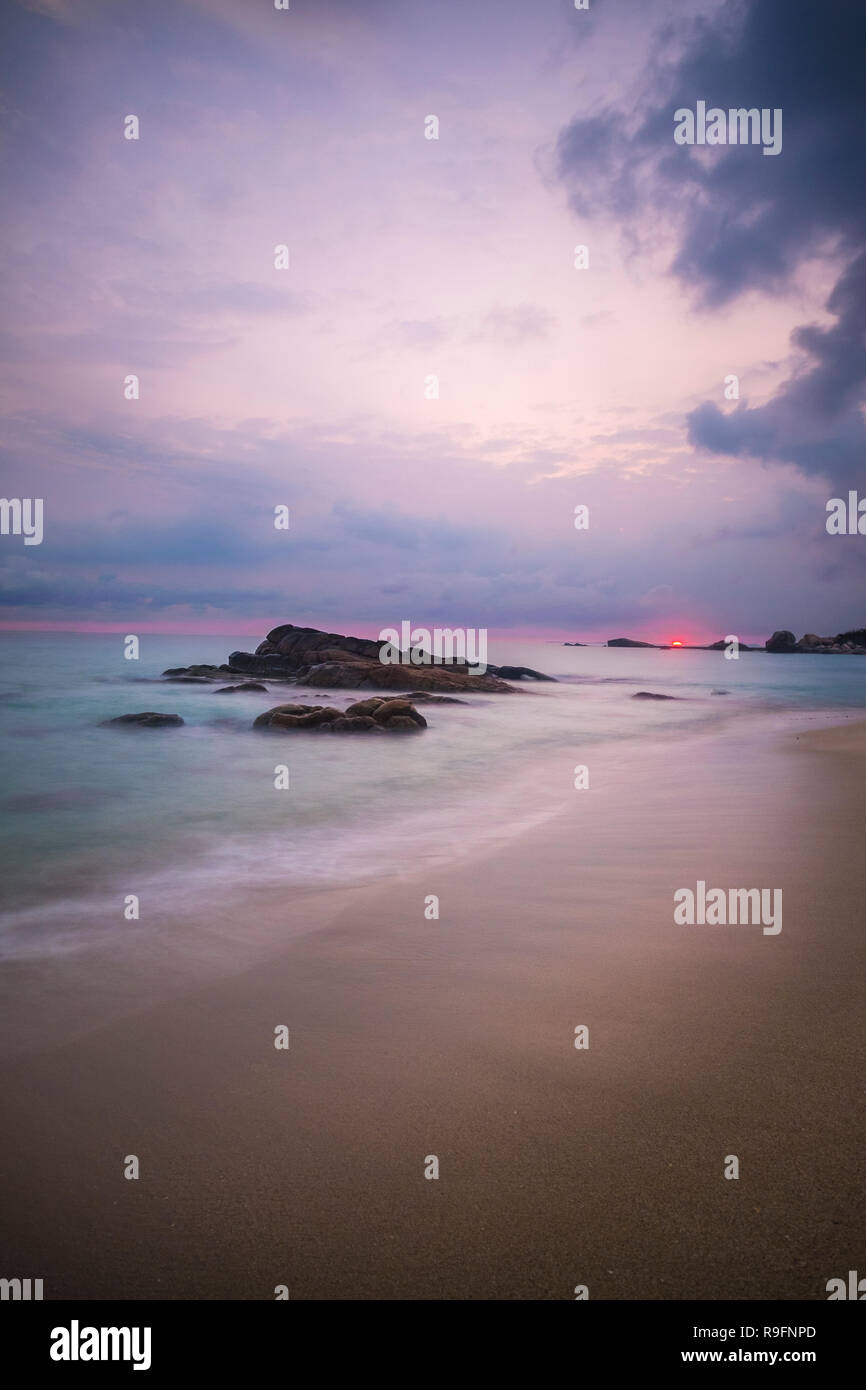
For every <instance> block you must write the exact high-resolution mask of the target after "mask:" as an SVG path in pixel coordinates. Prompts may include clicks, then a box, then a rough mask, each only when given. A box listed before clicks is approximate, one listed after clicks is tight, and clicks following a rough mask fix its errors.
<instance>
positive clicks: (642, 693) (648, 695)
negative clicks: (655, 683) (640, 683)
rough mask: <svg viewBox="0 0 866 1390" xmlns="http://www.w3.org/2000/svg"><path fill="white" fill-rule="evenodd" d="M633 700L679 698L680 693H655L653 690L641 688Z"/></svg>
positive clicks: (633, 696)
mask: <svg viewBox="0 0 866 1390" xmlns="http://www.w3.org/2000/svg"><path fill="white" fill-rule="evenodd" d="M631 698H632V699H633V700H678V699H679V698H680V697H679V695H655V694H654V693H653V692H652V691H651V690H639V691H638V692H637V694H636V695H632V697H631Z"/></svg>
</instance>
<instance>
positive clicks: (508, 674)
mask: <svg viewBox="0 0 866 1390" xmlns="http://www.w3.org/2000/svg"><path fill="white" fill-rule="evenodd" d="M487 670H488V672H489V674H490V675H491V676H499V678H500V680H504V681H522V680H531V681H555V680H556V677H555V676H545V675H544V674H543V672H541V671H533V669H532V667H531V666H488V667H487Z"/></svg>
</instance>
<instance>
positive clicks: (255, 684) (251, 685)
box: [214, 681, 268, 695]
mask: <svg viewBox="0 0 866 1390" xmlns="http://www.w3.org/2000/svg"><path fill="white" fill-rule="evenodd" d="M267 688H268V687H267V686H266V685H262V683H261V681H242V682H241V684H240V685H223V686H220V688H219V690H215V691H214V695H234V693H235V691H236V690H265V691H266V690H267Z"/></svg>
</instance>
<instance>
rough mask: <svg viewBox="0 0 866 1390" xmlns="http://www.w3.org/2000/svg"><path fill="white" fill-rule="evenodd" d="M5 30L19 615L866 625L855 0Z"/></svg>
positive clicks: (28, 24)
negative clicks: (722, 115)
mask: <svg viewBox="0 0 866 1390" xmlns="http://www.w3.org/2000/svg"><path fill="white" fill-rule="evenodd" d="M2 30H3V33H2V45H0V47H2V52H3V59H2V74H3V75H2V86H3V103H2V126H3V135H2V143H0V156H2V159H3V162H4V166H5V167H4V171H3V172H4V177H3V190H4V191H3V195H2V198H3V204H4V209H3V211H4V222H5V224H6V228H7V232H6V236H5V238H4V242H3V248H2V257H3V260H4V262H5V264H4V266H3V270H4V274H3V277H2V279H3V286H2V296H3V304H2V331H0V354H2V365H3V372H2V394H0V408H2V412H3V416H4V421H3V423H4V431H3V433H4V439H5V448H4V453H3V458H4V468H3V483H2V489H3V495H4V496H6V497H42V498H44V503H45V537H44V541H43V543H42V545H40V546H26V547H25V546H24V545H23V541H22V539H21V538H20V537H15V536H2V537H0V595H2V599H3V608H2V610H0V622H3V621H5V623H6V624H7V625H8V624H14V625H20V624H22V623H26V624H34V625H37V624H38V625H44V624H46V623H49V624H50V623H57V624H58V625H65V624H78V625H91V626H92V625H94V624H102V623H104V624H110V625H111V626H113V627H118V626H119V627H121V628H123V629H126V630H129V631H135V630H136V624H137V625H138V627H139V628H142V629H143V628H144V625H145V624H147V625H148V628H149V629H150V630H152V629H153V628H157V629H158V628H164V629H165V630H178V629H185V630H190V631H194V630H202V631H205V630H210V631H213V630H225V631H240V630H242V629H244V628H246V629H247V630H249V631H251V632H255V631H258V630H260V629H264V628H267V627H271V626H274V625H276V624H277V623H280V622H296V623H310V624H313V625H316V626H322V627H326V628H329V629H333V630H348V629H350V628H351V629H352V630H354V631H361V632H378V630H379V629H380V628H381V627H383V626H392V625H399V623H400V621H401V620H402V619H408V620H409V621H411V622H412V623H414V624H416V625H426V626H432V625H437V624H438V625H443V626H446V625H447V626H452V627H453V626H459V625H465V626H472V627H487V628H489V629H490V630H491V631H494V632H505V631H507V630H514V631H516V632H522V633H528V632H530V631H537V632H538V633H539V634H540V635H544V636H552V635H558V634H561V635H563V636H566V637H570V638H580V637H586V638H588V639H593V638H604V637H606V636H614V635H617V634H630V635H635V636H642V635H650V636H651V635H657V636H658V637H659V638H660V639H667V638H670V637H673V636H682V637H685V638H686V639H692V640H701V639H703V638H709V639H712V638H715V637H718V636H723V635H725V634H727V633H729V632H730V633H737V634H738V635H739V636H741V637H742V638H743V640H745V641H748V640H750V639H760V640H763V639H764V637H766V636H767V635H768V633H769V632H771V631H772V630H773V629H774V628H776V627H790V628H792V629H794V630H796V632H797V633H798V634H799V633H802V632H804V631H815V632H818V633H825V632H829V633H833V632H837V631H839V630H841V629H842V628H845V627H850V626H860V625H863V624H864V623H866V611H864V605H863V577H864V554H866V537H860V536H853V537H846V536H843V537H838V536H829V535H828V534H827V532H826V529H825V515H826V513H825V505H826V502H827V500H828V499H829V498H831V497H834V496H839V495H847V491H848V489H849V488H850V487H858V485H859V487H860V490H861V494H862V495H864V496H866V470H864V468H863V462H864V458H866V452H864V445H866V431H864V416H863V402H864V383H866V334H864V329H866V199H864V193H863V189H864V187H866V167H864V137H863V132H864V130H866V99H864V96H863V83H862V71H861V57H862V52H863V51H864V40H866V32H864V31H866V10H864V7H863V5H862V4H861V3H859V0H830V3H826V0H825V2H824V3H822V4H820V5H819V4H813V3H811V0H760V3H753V0H746V2H745V3H742V4H741V3H731V0H724V3H718V0H676V2H675V3H674V0H642V3H640V4H638V3H635V0H590V8H589V11H577V10H575V9H574V5H573V0H567V2H566V0H536V2H535V3H533V4H527V3H523V0H520V2H519V3H518V0H437V3H429V2H428V0H367V2H366V3H363V4H362V3H348V2H347V0H292V7H291V9H290V10H289V11H288V12H283V11H276V10H274V8H273V4H272V3H271V0H172V2H171V3H164V2H163V0H147V3H138V2H137V0H16V2H15V3H12V2H10V3H7V4H6V5H5V6H4V7H3V15H2ZM698 100H707V101H708V103H710V104H711V105H712V104H717V105H719V106H721V107H723V108H726V107H728V106H741V105H742V106H748V107H751V106H756V107H769V108H776V107H781V108H782V109H783V111H784V145H783V150H782V153H781V154H780V155H778V156H777V157H774V158H766V157H763V155H762V151H761V149H760V148H757V147H751V146H746V147H738V146H731V147H715V148H709V147H705V148H697V147H683V146H678V145H676V144H675V143H674V140H673V131H674V119H673V113H674V110H675V109H676V108H677V107H680V106H690V107H694V105H695V103H696V102H697V101H698ZM129 114H135V115H137V116H138V117H139V120H140V139H139V140H138V141H131V140H126V139H124V138H123V122H124V118H125V117H126V116H127V115H129ZM429 115H436V116H437V117H438V120H439V139H438V140H428V139H425V133H424V130H425V118H426V117H427V116H429ZM281 243H285V244H287V245H288V247H289V250H290V267H289V269H288V270H277V269H275V268H274V247H275V246H276V245H278V244H281ZM578 244H584V245H586V246H587V247H588V248H589V258H590V264H589V268H588V269H586V270H576V269H575V268H574V248H575V246H576V245H578ZM129 373H135V374H137V375H138V376H139V378H140V383H141V387H140V389H141V398H140V399H139V400H137V401H127V400H125V399H124V394H123V383H124V378H125V377H126V376H127V375H128V374H129ZM732 373H733V374H736V375H737V376H738V377H739V382H740V399H739V400H738V401H728V400H726V399H725V395H724V383H725V378H726V377H727V376H728V375H729V374H732ZM433 375H435V376H436V377H438V380H439V397H438V399H427V398H425V379H426V378H428V377H430V376H433ZM278 504H286V505H288V506H289V508H290V510H291V529H290V530H289V531H288V533H287V532H285V531H278V530H275V528H274V525H273V513H274V508H275V506H277V505H278ZM577 504H585V505H587V506H588V507H589V509H590V525H589V529H588V530H586V531H576V530H575V529H574V525H573V516H574V508H575V506H576V505H577Z"/></svg>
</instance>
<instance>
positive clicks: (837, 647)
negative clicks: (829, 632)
mask: <svg viewBox="0 0 866 1390" xmlns="http://www.w3.org/2000/svg"><path fill="white" fill-rule="evenodd" d="M766 647H767V651H768V652H775V653H778V652H785V653H791V654H793V653H794V652H809V653H813V654H815V655H832V656H845V655H853V656H866V629H864V628H857V629H855V630H854V631H853V632H840V633H838V634H837V635H836V636H835V637H818V636H817V635H816V634H815V633H814V632H807V633H806V635H805V637H801V638H800V640H799V642H798V641H797V639H796V637H795V636H794V634H793V632H788V630H787V628H780V629H779V631H778V632H774V633H773V635H772V637H768V638H767V643H766Z"/></svg>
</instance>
